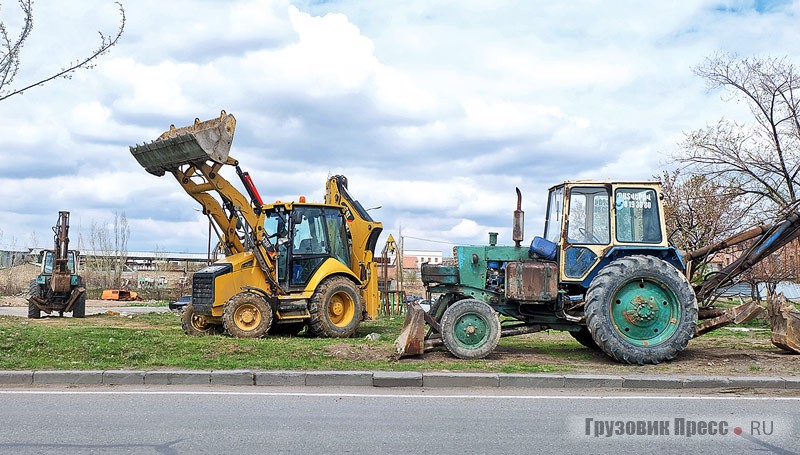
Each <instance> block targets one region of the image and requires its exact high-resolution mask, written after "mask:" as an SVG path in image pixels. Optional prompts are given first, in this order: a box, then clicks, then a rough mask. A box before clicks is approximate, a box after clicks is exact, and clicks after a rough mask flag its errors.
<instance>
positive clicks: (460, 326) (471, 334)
mask: <svg viewBox="0 0 800 455" xmlns="http://www.w3.org/2000/svg"><path fill="white" fill-rule="evenodd" d="M441 326H442V340H443V341H444V345H445V347H446V348H447V350H448V351H450V353H451V354H453V355H454V356H456V357H458V358H460V359H466V360H473V359H482V358H484V357H486V356H487V355H489V354H491V353H492V351H494V348H496V347H497V343H498V342H499V341H500V319H499V318H498V317H497V313H495V311H494V310H493V309H492V307H490V306H489V305H488V304H486V303H484V302H481V301H479V300H473V299H465V300H459V301H458V302H456V303H454V304H452V305H450V306H449V307H448V308H447V309H446V310H445V311H444V314H443V315H442V323H441Z"/></svg>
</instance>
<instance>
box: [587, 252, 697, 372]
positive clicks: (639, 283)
mask: <svg viewBox="0 0 800 455" xmlns="http://www.w3.org/2000/svg"><path fill="white" fill-rule="evenodd" d="M586 302H587V303H586V325H587V326H588V327H589V331H590V332H591V335H592V338H593V339H594V341H595V342H596V343H597V345H598V346H599V347H600V349H602V350H603V352H605V353H606V354H608V355H609V356H611V357H613V358H614V359H616V360H618V361H620V362H624V363H635V364H639V365H642V364H645V363H652V364H656V363H659V362H663V361H665V360H672V359H673V358H675V356H677V355H678V353H679V352H681V351H683V350H684V349H685V348H686V345H687V344H688V343H689V340H690V339H691V338H692V337H693V336H694V331H695V326H696V325H697V300H696V298H695V295H694V291H692V287H691V285H690V284H689V282H688V281H687V280H686V277H684V276H683V274H682V273H680V271H678V269H676V268H675V267H673V266H672V265H670V264H669V263H667V262H665V261H663V260H661V259H658V258H655V257H652V256H629V257H625V258H621V259H617V260H616V261H613V262H611V263H610V264H609V265H607V266H606V267H604V268H603V270H601V271H600V273H598V274H597V276H596V277H595V279H594V280H593V281H592V284H591V285H590V287H589V291H588V292H587V294H586Z"/></svg>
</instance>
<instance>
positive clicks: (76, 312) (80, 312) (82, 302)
mask: <svg viewBox="0 0 800 455" xmlns="http://www.w3.org/2000/svg"><path fill="white" fill-rule="evenodd" d="M72 317H73V318H84V317H86V291H83V292H81V296H80V297H78V298H77V299H75V303H73V304H72Z"/></svg>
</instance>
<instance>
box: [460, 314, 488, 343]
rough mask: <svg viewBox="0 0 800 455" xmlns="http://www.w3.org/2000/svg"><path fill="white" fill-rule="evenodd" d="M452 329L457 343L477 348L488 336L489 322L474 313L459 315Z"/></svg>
mask: <svg viewBox="0 0 800 455" xmlns="http://www.w3.org/2000/svg"><path fill="white" fill-rule="evenodd" d="M453 331H454V332H455V333H454V335H455V338H456V340H457V341H458V343H459V344H461V345H462V346H464V347H467V348H479V347H481V346H482V345H483V344H484V343H486V340H487V339H488V338H489V324H488V323H487V322H486V320H485V319H483V318H482V317H481V316H480V315H477V314H474V313H468V314H464V315H462V316H461V317H459V318H458V320H457V321H456V323H455V325H454V326H453Z"/></svg>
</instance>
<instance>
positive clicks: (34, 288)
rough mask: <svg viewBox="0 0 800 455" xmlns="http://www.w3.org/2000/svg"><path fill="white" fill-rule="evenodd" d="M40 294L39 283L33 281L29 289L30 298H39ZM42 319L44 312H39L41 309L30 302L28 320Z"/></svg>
mask: <svg viewBox="0 0 800 455" xmlns="http://www.w3.org/2000/svg"><path fill="white" fill-rule="evenodd" d="M40 294H41V293H40V292H39V283H37V282H36V280H33V281H31V284H30V286H29V287H28V297H32V296H36V297H39V296H40ZM41 317H42V311H41V310H39V307H37V306H36V304H35V303H33V302H31V301H30V300H28V319H39V318H41Z"/></svg>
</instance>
